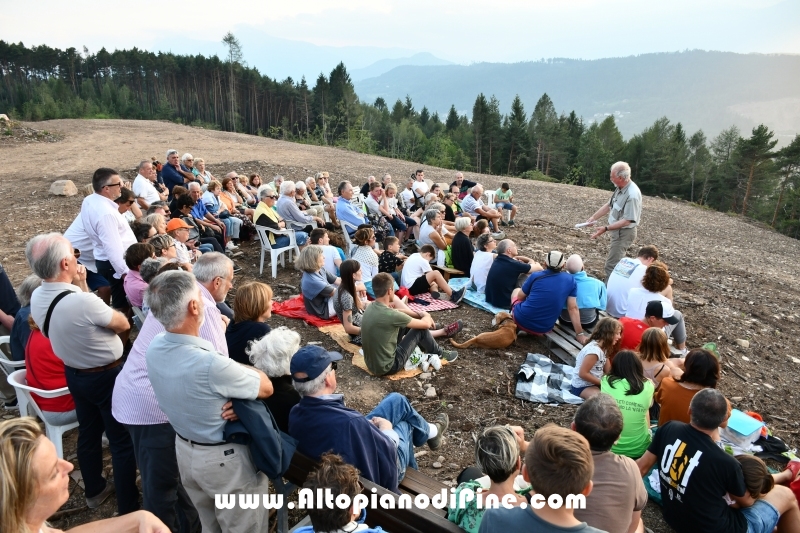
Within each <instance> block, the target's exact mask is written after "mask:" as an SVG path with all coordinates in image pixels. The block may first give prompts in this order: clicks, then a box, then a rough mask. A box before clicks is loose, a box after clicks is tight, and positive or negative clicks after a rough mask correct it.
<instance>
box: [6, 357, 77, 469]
mask: <svg viewBox="0 0 800 533" xmlns="http://www.w3.org/2000/svg"><path fill="white" fill-rule="evenodd" d="M27 373H28V371H27V370H25V369H22V370H17V371H16V372H14V373H12V374H11V375H10V376H8V382H9V383H10V384H11V385H12V386H13V387H14V389H16V391H17V398H18V400H19V413H20V416H27V414H28V406H30V407H32V408H33V410H34V411H36V416H38V417H39V418H41V420H42V422H44V427H45V432H46V433H47V438H48V439H50V441H51V442H52V443H53V445H54V446H55V447H56V453H57V454H58V457H59V458H61V459H63V458H64V445H63V443H62V442H61V441H62V437H63V436H64V432H66V431H69V430H70V429H74V428H76V427H78V422H77V421H75V422H72V423H70V424H67V425H64V426H55V425H52V424H50V423H49V422H48V421H47V419H46V418H45V417H44V414H43V413H42V409H41V408H40V407H39V406H38V405H37V404H36V401H35V400H34V399H33V396H31V393H32V392H33V393H35V394H38V395H39V396H41V397H42V398H58V397H60V396H66V395H67V394H69V389H68V388H67V387H62V388H60V389H56V390H42V389H37V388H35V387H31V386H30V385H28V380H27V379H26V376H27Z"/></svg>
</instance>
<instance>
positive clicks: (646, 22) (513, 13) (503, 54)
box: [0, 0, 800, 79]
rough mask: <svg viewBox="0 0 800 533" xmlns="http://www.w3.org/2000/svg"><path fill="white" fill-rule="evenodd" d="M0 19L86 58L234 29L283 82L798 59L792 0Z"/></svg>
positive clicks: (336, 6)
mask: <svg viewBox="0 0 800 533" xmlns="http://www.w3.org/2000/svg"><path fill="white" fill-rule="evenodd" d="M0 12H2V16H0V39H3V40H6V41H13V42H19V41H22V42H24V43H25V44H26V45H28V46H31V45H37V44H47V45H49V46H52V47H59V48H66V47H70V46H74V47H76V48H78V49H79V50H81V49H82V47H83V46H86V47H87V48H88V49H89V50H90V51H92V52H94V51H96V50H98V49H100V48H101V47H105V48H106V49H108V50H112V49H115V48H131V47H134V46H136V47H138V48H140V49H146V50H153V51H159V50H161V51H173V52H175V53H203V54H205V55H210V54H213V53H218V54H220V55H222V54H223V53H224V48H223V46H222V44H221V42H220V41H221V39H222V36H223V35H225V33H226V32H228V31H232V32H233V33H234V34H235V35H237V36H240V38H241V40H242V44H243V45H244V46H243V51H244V59H245V61H246V62H247V63H248V64H250V65H254V66H257V67H258V68H259V70H261V71H262V73H264V74H267V75H270V76H272V77H277V78H281V79H282V78H283V77H284V76H286V75H292V76H295V77H299V75H301V74H305V75H306V76H307V77H309V78H313V77H316V75H317V74H318V73H319V70H318V69H320V68H324V66H320V65H322V64H325V63H329V62H330V61H333V59H330V58H331V57H340V59H341V60H344V61H345V64H346V65H347V66H348V67H350V68H363V67H366V66H368V65H369V64H371V63H372V62H374V61H377V60H378V59H383V58H396V57H406V56H410V55H412V54H414V53H417V52H428V53H431V54H433V55H434V56H437V57H439V58H442V59H445V60H448V61H451V62H454V63H460V64H470V63H474V62H484V61H488V62H519V61H532V60H538V59H541V58H551V57H568V58H581V59H598V58H604V57H618V56H629V55H636V54H643V53H650V52H674V51H681V50H689V49H704V50H723V51H731V52H741V53H751V52H758V53H793V54H799V53H800V31H797V28H799V27H800V1H798V0H491V1H486V0H483V1H477V0H458V1H456V0H437V1H433V2H431V1H423V0H402V1H401V0H348V1H347V2H341V1H336V0H325V1H322V0H304V1H302V2H286V1H280V2H278V1H274V0H266V1H264V0H260V1H255V0H225V1H224V2H220V1H219V0H213V1H212V0H192V1H191V2H186V1H174V2H169V3H167V2H163V1H154V0H138V1H137V2H135V3H128V2H124V3H123V2H108V1H104V2H99V1H93V0H70V1H69V2H64V1H63V0H35V1H32V2H20V1H18V0H0ZM332 66H333V65H331V67H332ZM270 70H272V71H270Z"/></svg>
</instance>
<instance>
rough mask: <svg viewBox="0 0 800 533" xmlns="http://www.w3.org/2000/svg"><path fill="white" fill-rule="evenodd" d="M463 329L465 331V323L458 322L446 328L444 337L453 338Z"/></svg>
mask: <svg viewBox="0 0 800 533" xmlns="http://www.w3.org/2000/svg"><path fill="white" fill-rule="evenodd" d="M462 329H464V323H463V322H462V321H460V320H456V321H455V322H453V323H452V324H450V325H449V326H447V327H446V328H444V336H445V337H452V336H453V335H455V334H456V333H458V332H459V331H461V330H462Z"/></svg>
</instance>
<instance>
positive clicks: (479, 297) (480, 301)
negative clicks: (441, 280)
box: [448, 278, 508, 315]
mask: <svg viewBox="0 0 800 533" xmlns="http://www.w3.org/2000/svg"><path fill="white" fill-rule="evenodd" d="M448 285H450V288H451V289H453V290H458V289H460V288H461V287H464V286H467V287H469V285H470V279H469V278H453V279H451V280H450V281H449V282H448ZM464 301H465V302H467V303H468V304H469V305H471V306H472V307H477V308H478V309H482V310H484V311H487V312H489V313H492V314H493V315H496V314H497V313H500V312H503V311H505V312H506V313H507V312H508V309H503V308H500V307H495V306H493V305H492V304H490V303H488V302H487V301H486V295H485V294H484V293H482V292H478V291H473V290H470V289H469V288H468V289H467V292H466V293H464Z"/></svg>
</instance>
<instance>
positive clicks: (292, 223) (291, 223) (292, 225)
mask: <svg viewBox="0 0 800 533" xmlns="http://www.w3.org/2000/svg"><path fill="white" fill-rule="evenodd" d="M284 222H286V227H287V228H288V229H292V230H295V231H303V228H305V227H306V226H311V227H312V228H317V227H319V224H317V221H316V220H312V221H311V222H297V221H296V220H288V219H284ZM267 229H269V228H267Z"/></svg>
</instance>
